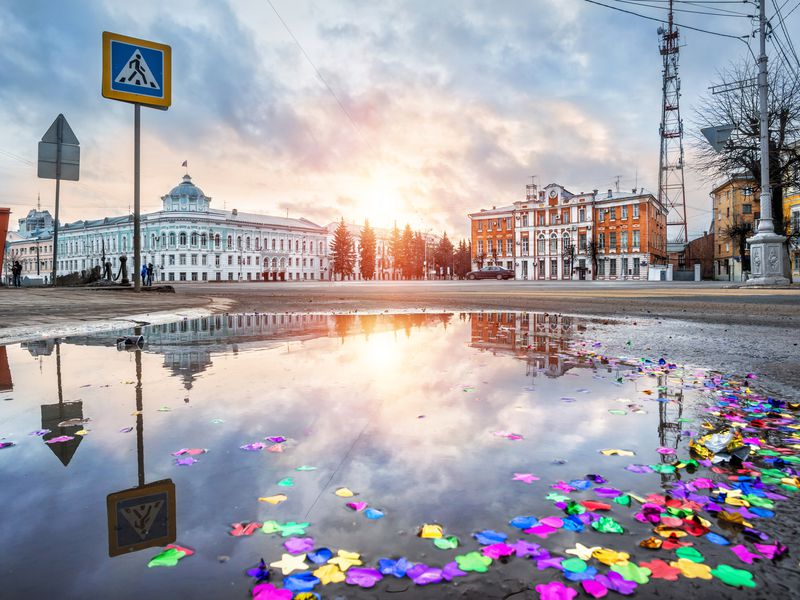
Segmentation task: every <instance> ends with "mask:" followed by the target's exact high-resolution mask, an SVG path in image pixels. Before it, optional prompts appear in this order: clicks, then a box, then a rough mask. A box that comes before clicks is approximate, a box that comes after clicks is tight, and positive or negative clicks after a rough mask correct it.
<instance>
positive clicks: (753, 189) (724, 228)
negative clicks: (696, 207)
mask: <svg viewBox="0 0 800 600" xmlns="http://www.w3.org/2000/svg"><path fill="white" fill-rule="evenodd" d="M711 199H712V203H713V210H714V244H715V248H714V279H717V280H720V281H743V280H744V276H745V275H744V273H745V272H746V271H749V270H750V251H749V249H748V247H747V244H746V242H745V240H746V238H748V237H750V236H751V235H752V229H753V228H755V224H756V221H757V220H758V219H759V218H761V213H760V211H759V198H758V187H757V184H756V182H755V181H754V180H753V178H752V177H750V176H749V175H734V176H733V177H730V178H728V179H727V180H725V181H724V182H723V183H722V184H720V185H718V186H717V187H715V188H714V189H713V190H711Z"/></svg>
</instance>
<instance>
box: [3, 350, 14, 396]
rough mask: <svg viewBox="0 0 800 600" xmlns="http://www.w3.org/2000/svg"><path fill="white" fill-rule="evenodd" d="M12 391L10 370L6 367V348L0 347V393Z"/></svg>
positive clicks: (12, 383)
mask: <svg viewBox="0 0 800 600" xmlns="http://www.w3.org/2000/svg"><path fill="white" fill-rule="evenodd" d="M13 389H14V382H13V381H12V379H11V368H10V367H9V366H8V354H7V353H6V347H5V346H0V392H10V391H11V390H13Z"/></svg>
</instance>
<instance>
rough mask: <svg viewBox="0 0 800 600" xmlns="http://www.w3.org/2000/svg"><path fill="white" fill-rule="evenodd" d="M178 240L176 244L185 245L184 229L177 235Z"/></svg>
mask: <svg viewBox="0 0 800 600" xmlns="http://www.w3.org/2000/svg"><path fill="white" fill-rule="evenodd" d="M178 240H179V241H178V245H179V246H185V245H186V232H185V231H181V232H180V234H179V235H178Z"/></svg>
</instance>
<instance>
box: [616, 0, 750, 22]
mask: <svg viewBox="0 0 800 600" xmlns="http://www.w3.org/2000/svg"><path fill="white" fill-rule="evenodd" d="M613 1H614V2H621V3H623V4H633V5H634V6H641V7H642V8H654V9H656V10H668V8H667V7H666V6H659V5H653V4H649V3H648V2H649V1H650V0H647V1H646V2H645V1H642V0H613ZM692 6H695V5H692ZM697 6H698V7H700V5H697ZM672 11H673V12H683V13H690V14H696V15H711V16H714V17H738V18H748V19H749V18H752V17H754V16H755V15H749V14H746V13H740V12H736V11H733V10H728V11H724V12H711V11H708V10H692V9H691V8H673V9H672Z"/></svg>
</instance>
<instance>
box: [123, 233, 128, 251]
mask: <svg viewBox="0 0 800 600" xmlns="http://www.w3.org/2000/svg"><path fill="white" fill-rule="evenodd" d="M127 250H128V236H126V235H125V236H122V251H123V252H126V251H127Z"/></svg>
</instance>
